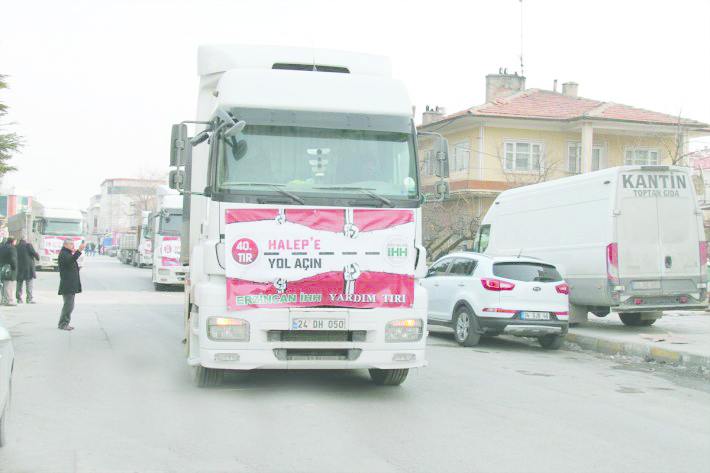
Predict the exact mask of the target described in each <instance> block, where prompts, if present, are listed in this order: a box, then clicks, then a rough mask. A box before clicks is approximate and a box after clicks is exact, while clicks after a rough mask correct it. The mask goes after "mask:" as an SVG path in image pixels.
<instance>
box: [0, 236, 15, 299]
mask: <svg viewBox="0 0 710 473" xmlns="http://www.w3.org/2000/svg"><path fill="white" fill-rule="evenodd" d="M0 279H2V302H0V303H1V304H2V305H17V303H16V302H15V280H16V279H17V248H15V238H13V237H11V236H10V237H8V238H7V240H5V243H3V244H2V245H0Z"/></svg>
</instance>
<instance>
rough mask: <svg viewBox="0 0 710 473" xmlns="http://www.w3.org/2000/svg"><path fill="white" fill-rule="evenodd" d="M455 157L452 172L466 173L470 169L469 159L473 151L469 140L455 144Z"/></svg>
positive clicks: (453, 154) (453, 147)
mask: <svg viewBox="0 0 710 473" xmlns="http://www.w3.org/2000/svg"><path fill="white" fill-rule="evenodd" d="M452 149H453V152H452V153H451V155H452V156H453V160H452V163H451V164H452V169H451V170H452V171H465V170H466V169H468V162H469V158H470V157H471V149H470V145H469V143H468V140H466V141H461V142H459V143H455V144H454V145H453V146H452Z"/></svg>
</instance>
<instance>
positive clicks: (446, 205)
mask: <svg viewBox="0 0 710 473" xmlns="http://www.w3.org/2000/svg"><path fill="white" fill-rule="evenodd" d="M476 199H480V197H476V196H474V195H472V194H470V193H457V194H453V195H452V196H451V198H450V199H448V200H443V201H440V202H428V203H426V204H424V207H423V208H422V212H423V222H424V228H423V232H424V247H425V248H426V250H427V255H429V259H430V260H432V261H433V260H435V259H437V258H439V257H440V256H442V255H445V254H447V253H449V252H451V251H453V250H455V249H457V248H458V247H459V246H461V245H462V244H464V243H468V242H473V238H474V236H475V235H476V231H478V226H479V224H480V220H481V215H480V211H479V209H476V208H474V207H476V206H477V200H476ZM467 246H468V245H467Z"/></svg>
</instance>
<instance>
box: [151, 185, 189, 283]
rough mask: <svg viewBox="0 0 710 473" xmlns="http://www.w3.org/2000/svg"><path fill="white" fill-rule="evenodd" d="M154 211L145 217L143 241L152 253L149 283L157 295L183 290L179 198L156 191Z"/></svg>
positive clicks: (164, 188)
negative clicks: (147, 241)
mask: <svg viewBox="0 0 710 473" xmlns="http://www.w3.org/2000/svg"><path fill="white" fill-rule="evenodd" d="M157 194H158V195H157V202H156V206H155V210H154V211H153V212H151V213H150V214H149V215H148V227H147V235H146V236H147V237H148V238H149V239H150V247H151V250H152V263H151V264H152V265H153V272H152V280H153V285H154V286H155V289H156V290H157V291H159V290H161V289H163V288H165V287H169V286H184V285H185V277H186V276H187V273H188V268H187V266H185V265H183V264H182V262H181V261H180V245H181V238H180V234H181V231H182V204H183V197H182V196H181V195H179V194H178V192H177V191H174V190H172V189H169V188H168V187H167V186H159V187H158V189H157Z"/></svg>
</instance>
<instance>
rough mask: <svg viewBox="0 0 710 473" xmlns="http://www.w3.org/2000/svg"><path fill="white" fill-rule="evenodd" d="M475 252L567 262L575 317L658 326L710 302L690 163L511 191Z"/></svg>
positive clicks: (490, 216) (493, 211)
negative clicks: (668, 313)
mask: <svg viewBox="0 0 710 473" xmlns="http://www.w3.org/2000/svg"><path fill="white" fill-rule="evenodd" d="M474 251H481V252H485V253H489V254H494V255H517V254H523V255H526V256H534V257H538V258H541V259H543V260H546V261H550V262H551V263H554V264H556V265H561V266H562V267H563V269H564V271H565V277H566V280H567V282H568V283H569V284H570V287H571V289H570V322H572V323H575V322H580V321H585V320H587V316H588V312H592V313H593V314H595V315H597V316H600V317H603V316H605V315H607V314H608V313H609V312H610V310H614V311H615V312H618V313H619V314H620V317H621V320H622V321H623V322H624V324H626V325H633V326H642V325H651V324H652V323H653V322H654V321H655V320H656V319H657V318H659V317H660V316H661V314H662V311H665V310H678V309H705V308H706V307H707V301H706V299H707V274H706V269H705V265H706V259H707V250H706V242H705V236H704V231H703V218H702V213H701V211H700V209H699V208H698V204H697V197H696V195H695V191H694V188H693V185H692V181H691V176H690V172H689V170H688V169H687V168H682V167H675V166H623V167H615V168H611V169H605V170H601V171H596V172H591V173H586V174H581V175H578V176H573V177H568V178H563V179H557V180H554V181H549V182H544V183H540V184H535V185H530V186H525V187H519V188H516V189H511V190H508V191H505V192H503V193H501V194H500V195H499V196H498V198H497V199H496V200H495V202H494V203H493V205H491V208H490V209H489V211H488V212H487V213H486V216H485V217H484V218H483V221H482V223H481V227H480V229H479V231H478V234H477V236H476V240H475V242H474Z"/></svg>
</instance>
